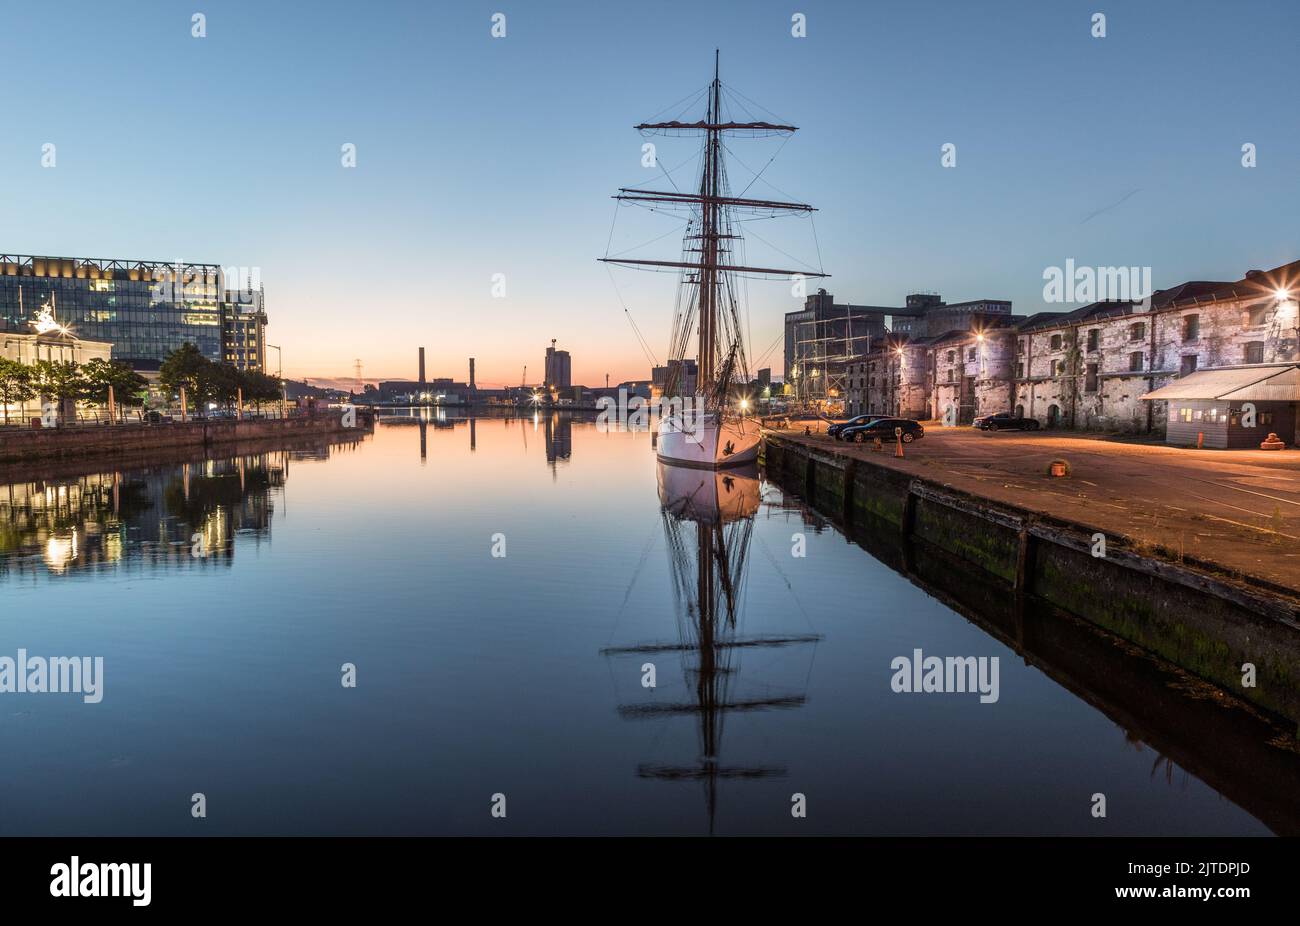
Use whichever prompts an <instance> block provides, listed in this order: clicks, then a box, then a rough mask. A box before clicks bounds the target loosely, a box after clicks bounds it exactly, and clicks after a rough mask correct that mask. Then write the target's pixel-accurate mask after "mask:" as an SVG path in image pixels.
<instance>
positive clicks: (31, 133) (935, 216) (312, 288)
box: [0, 0, 1300, 386]
mask: <svg viewBox="0 0 1300 926" xmlns="http://www.w3.org/2000/svg"><path fill="white" fill-rule="evenodd" d="M797 6H798V9H799V11H801V12H802V13H803V14H805V15H806V17H807V37H806V38H794V37H792V36H791V29H790V26H791V16H792V14H793V13H794V12H795V10H794V9H793V8H792V7H791V5H790V4H785V3H775V2H766V0H759V2H753V3H743V4H741V3H735V4H730V5H710V6H707V7H705V6H701V5H699V4H694V3H685V2H672V0H669V2H665V3H662V4H659V5H656V6H655V7H654V8H653V9H651V8H646V7H644V6H641V5H632V4H628V5H626V6H617V7H612V6H611V5H609V4H602V3H598V2H594V0H593V2H551V3H532V4H527V5H522V4H521V5H519V6H517V7H514V6H512V5H504V6H501V5H497V6H494V5H480V4H465V5H456V6H453V7H450V8H445V9H444V8H440V7H433V6H430V5H428V4H420V3H415V2H398V3H392V4H387V5H386V6H385V10H386V13H385V15H384V16H382V17H373V16H372V17H361V16H358V8H357V7H356V5H355V4H350V3H342V2H324V3H320V4H315V5H313V6H312V7H310V8H309V9H303V8H294V7H291V6H288V5H284V6H271V5H264V4H257V3H253V2H228V3H223V4H221V5H219V6H217V5H213V6H211V7H210V8H208V9H207V10H205V11H203V12H204V15H205V17H206V20H205V30H206V36H205V37H202V38H196V37H193V36H192V22H191V16H192V15H193V13H194V11H193V10H191V9H188V8H182V7H177V6H175V5H174V4H171V3H167V2H163V0H145V2H140V3H135V4H131V5H130V6H127V7H123V8H122V9H116V10H113V11H111V12H107V11H105V10H104V9H103V7H102V6H101V5H99V4H93V3H89V2H50V3H46V4H40V5H31V6H17V5H15V6H13V7H12V8H11V9H8V10H7V11H6V27H5V29H4V31H3V32H2V33H0V73H3V76H4V80H5V83H6V85H7V86H8V87H9V88H10V91H11V93H10V94H9V97H8V99H9V106H8V107H7V109H6V114H5V116H4V117H3V118H4V123H5V130H4V131H3V132H0V169H3V171H4V175H5V177H6V178H7V180H8V181H9V182H8V183H7V184H6V185H5V190H4V192H3V193H0V251H2V252H8V253H21V254H37V255H52V256H89V257H104V258H123V259H148V260H183V261H193V262H211V263H216V264H220V265H222V266H226V267H230V266H239V267H256V268H258V270H259V273H260V276H261V279H262V281H263V283H264V284H265V287H266V300H267V312H268V314H269V316H270V321H271V327H270V329H269V333H268V339H269V340H271V341H272V342H274V343H276V344H280V345H283V347H284V372H285V375H286V376H289V377H292V378H294V379H303V378H304V377H306V378H309V379H311V380H312V381H313V382H321V381H325V382H330V383H346V382H348V381H349V380H352V379H354V364H355V361H356V359H357V358H360V359H361V361H362V364H363V378H364V379H365V380H366V381H370V382H373V381H376V380H380V379H405V378H414V377H415V371H416V356H415V354H416V351H415V348H416V347H417V346H419V345H424V346H425V347H426V348H427V349H428V362H427V370H428V376H429V378H431V379H432V378H435V377H446V376H450V377H452V378H455V379H464V378H466V377H467V374H468V358H469V357H471V356H473V357H475V358H476V359H477V381H478V382H479V383H480V384H481V385H484V386H497V385H505V386H511V385H516V386H517V385H518V384H519V381H520V377H521V375H522V368H523V365H524V364H527V365H528V369H529V375H528V379H529V381H530V382H541V380H542V378H543V371H542V364H543V361H544V356H545V351H546V348H547V347H548V346H549V345H550V343H551V339H552V338H554V339H556V341H557V347H559V348H561V349H564V350H567V351H569V352H570V353H571V355H572V380H573V382H574V383H575V384H584V385H592V386H596V385H603V384H604V382H605V376H606V374H608V375H609V377H610V382H611V383H614V384H616V383H618V382H620V381H624V380H633V379H648V378H649V376H650V369H651V366H652V360H653V361H658V362H659V363H664V362H665V361H666V359H667V357H666V354H667V341H668V335H669V329H670V323H671V313H672V306H673V283H674V278H673V277H672V276H670V275H666V274H665V275H658V274H643V273H636V272H634V271H629V270H623V269H614V270H612V271H608V270H607V269H606V267H605V266H604V265H601V264H599V263H597V260H596V259H597V258H599V257H601V256H604V254H605V253H606V248H607V241H608V242H609V244H608V249H609V251H610V252H615V253H617V252H620V251H624V250H626V249H635V248H636V247H637V246H639V245H642V244H644V243H646V242H648V241H650V240H651V239H653V238H655V237H656V236H663V237H662V240H660V241H659V242H657V244H655V245H653V246H651V247H650V248H649V251H654V252H655V253H654V254H653V255H652V254H650V253H649V252H648V251H647V252H638V253H639V255H640V256H662V254H663V250H664V248H665V247H667V248H668V250H669V251H671V250H673V248H674V246H675V238H674V234H672V228H673V225H672V223H670V222H669V220H667V219H660V218H659V217H657V216H645V215H636V216H629V215H628V211H627V210H625V211H623V212H622V213H621V214H620V215H619V216H618V222H617V224H616V225H615V232H616V233H615V235H614V236H613V238H612V239H611V238H610V228H611V215H612V213H613V203H612V201H611V200H610V198H609V197H610V195H611V194H612V193H613V192H614V191H615V190H616V189H617V188H619V187H621V186H631V185H634V184H642V183H645V182H646V181H648V180H653V179H655V178H656V175H657V178H658V180H659V181H660V182H663V178H664V169H667V170H671V171H673V173H672V175H671V176H672V178H673V179H674V180H675V181H676V182H677V183H678V184H682V183H683V179H682V178H689V177H690V173H691V169H692V168H691V162H692V161H693V157H694V153H695V152H694V149H693V148H692V143H691V142H690V141H689V140H685V139H653V140H654V141H655V142H656V143H657V144H658V145H659V149H658V150H659V156H660V159H661V161H662V163H663V165H664V169H655V170H650V169H647V168H645V167H643V166H642V147H641V146H642V145H643V144H644V143H645V142H646V141H647V139H644V138H642V137H641V136H640V135H639V134H638V133H637V132H635V131H633V129H632V128H631V127H632V125H633V124H635V123H636V122H637V121H639V120H642V119H647V118H649V117H651V116H654V115H656V114H657V113H660V112H662V111H664V110H665V108H669V109H671V107H672V105H673V104H674V102H675V101H679V100H683V99H684V98H687V97H688V96H689V95H691V94H692V93H694V92H695V91H696V90H698V89H701V88H702V87H703V86H704V85H705V83H706V82H707V81H708V79H709V77H710V76H711V64H712V54H713V49H714V48H720V49H721V55H722V77H723V80H724V82H726V83H728V84H729V85H730V86H731V87H733V88H734V89H735V90H737V91H739V92H740V93H742V94H744V96H745V97H746V98H749V99H751V100H754V101H757V103H759V104H761V105H762V106H763V107H766V108H767V109H769V110H770V111H771V112H772V113H774V114H779V115H780V116H781V117H782V118H785V119H788V120H790V121H791V122H793V124H795V125H798V126H800V128H801V130H800V132H799V133H797V134H796V135H795V136H794V138H793V139H791V140H790V142H789V143H788V144H787V145H785V146H784V147H782V146H781V140H779V139H777V140H757V141H753V142H750V141H746V140H737V141H735V142H734V143H732V144H731V148H732V152H733V156H731V157H730V161H731V164H732V170H733V175H732V177H731V180H732V184H733V186H734V187H735V188H737V190H739V189H743V188H745V187H746V186H747V185H749V184H750V183H751V181H752V180H753V172H754V171H760V172H762V178H761V179H760V180H758V181H756V182H755V183H754V186H753V190H752V191H751V192H757V191H758V190H766V192H767V193H772V191H773V189H775V190H779V191H781V193H782V194H785V195H789V196H790V197H792V198H796V199H798V200H800V201H803V202H809V203H812V204H813V205H815V206H817V207H818V208H819V209H820V211H819V212H818V213H816V215H815V218H814V220H813V221H815V234H814V227H813V225H812V224H810V223H809V222H808V220H794V221H791V222H788V223H785V225H783V226H781V227H779V228H778V227H777V226H778V225H779V224H780V223H750V225H748V226H747V230H749V229H753V228H754V227H755V225H756V224H757V225H758V231H757V233H756V234H755V235H752V236H750V237H749V238H748V242H747V245H748V258H749V260H750V262H751V263H754V264H758V265H762V264H763V263H764V261H777V262H778V263H777V265H784V264H786V263H788V262H789V261H790V260H791V259H794V260H795V261H796V262H797V263H798V264H799V265H803V266H807V267H809V268H812V269H816V268H817V267H819V266H821V267H824V268H825V270H826V271H827V272H829V273H831V274H832V277H831V278H830V279H829V280H826V281H825V282H824V285H825V287H826V289H827V290H828V291H829V292H830V293H832V294H834V296H835V297H836V300H837V301H840V302H850V303H856V304H874V305H902V304H903V302H904V300H905V297H906V296H907V295H908V294H909V293H913V292H937V293H940V294H942V296H943V298H944V299H945V300H947V301H949V302H957V301H962V300H971V299H1006V300H1010V301H1011V302H1012V303H1013V311H1014V312H1015V313H1017V314H1022V315H1026V314H1032V313H1033V312H1036V311H1041V310H1044V309H1049V308H1071V307H1074V306H1071V305H1064V306H1060V305H1055V306H1052V305H1046V304H1044V303H1043V299H1042V293H1043V286H1044V280H1043V273H1044V270H1045V269H1046V268H1049V267H1059V266H1063V265H1065V263H1066V261H1067V260H1073V261H1074V262H1076V263H1077V264H1079V265H1091V266H1122V267H1150V268H1151V276H1152V279H1153V282H1154V285H1155V286H1156V287H1164V286H1169V285H1172V284H1176V283H1179V282H1182V281H1184V280H1188V279H1222V280H1233V279H1239V278H1241V277H1242V275H1243V274H1244V273H1245V271H1246V270H1248V269H1251V268H1266V267H1272V266H1278V265H1281V264H1283V263H1286V262H1288V261H1291V260H1295V259H1296V258H1297V257H1300V229H1297V227H1296V223H1295V222H1294V218H1293V217H1294V215H1295V214H1296V212H1297V207H1298V206H1300V187H1298V186H1297V184H1296V183H1295V177H1296V173H1297V167H1300V126H1297V125H1296V123H1295V120H1294V119H1292V118H1290V117H1289V113H1290V112H1291V109H1292V105H1293V101H1294V90H1295V78H1294V74H1293V66H1292V64H1291V62H1290V59H1289V56H1288V55H1286V54H1284V53H1279V52H1278V51H1276V50H1274V49H1271V48H1270V47H1269V42H1270V37H1273V38H1275V39H1276V40H1277V41H1278V42H1279V43H1282V44H1283V45H1284V42H1285V37H1286V36H1287V35H1293V34H1296V31H1297V27H1298V26H1300V11H1298V10H1297V9H1296V7H1295V5H1294V4H1290V3H1284V2H1264V0H1260V2H1253V3H1251V2H1247V3H1242V4H1239V5H1236V6H1234V7H1233V8H1232V16H1233V18H1234V19H1233V25H1232V27H1231V28H1227V27H1226V24H1225V23H1224V22H1222V21H1220V20H1221V17H1223V16H1224V15H1225V14H1224V13H1223V12H1222V10H1221V8H1216V7H1215V6H1213V5H1211V4H1208V3H1196V2H1191V3H1174V2H1148V3H1111V4H1106V5H1105V7H1106V8H1105V9H1104V13H1105V14H1106V16H1107V30H1106V31H1107V34H1106V36H1105V38H1094V37H1093V36H1092V34H1091V17H1092V15H1093V13H1094V12H1095V10H1094V9H1093V7H1091V6H1087V5H1083V4H1078V3H1059V4H1042V3H1032V2H1024V3H1003V4H991V5H967V4H949V3H914V4H906V5H898V6H885V7H876V6H871V5H865V4H857V3H847V2H842V3H831V2H815V3H806V4H800V5H797ZM498 10H499V11H500V12H504V13H505V15H506V17H507V19H506V24H507V25H506V36H505V37H504V38H493V37H492V35H491V28H492V21H491V17H492V15H493V13H495V12H498ZM687 24H689V28H686V25H687ZM37 37H39V40H37ZM1261 37H1263V38H1261ZM52 48H53V49H57V53H54V54H52V53H51V49H52ZM141 88H148V89H147V90H145V91H142V89H141ZM665 115H666V116H671V115H672V113H671V112H669V113H665ZM349 144H350V145H355V146H356V149H355V151H356V167H355V168H348V167H344V166H343V165H342V157H343V146H344V145H349ZM945 144H951V145H954V146H955V156H956V166H954V167H950V168H945V167H943V166H942V165H941V155H942V150H941V149H942V146H943V145H945ZM1246 144H1250V145H1253V146H1255V150H1256V152H1257V166H1255V167H1249V168H1247V167H1243V164H1242V158H1243V154H1242V146H1243V145H1246ZM47 145H53V146H54V147H53V148H52V149H49V152H48V153H50V154H53V166H42V162H43V160H48V158H47V157H46V156H47V149H46V147H45V146H47ZM778 149H779V150H780V156H779V157H777V158H776V159H775V160H774V161H772V162H771V164H770V166H768V162H769V159H770V158H771V157H772V156H773V155H775V154H776V152H777V150H778ZM678 167H680V171H679V170H677V168H678ZM686 182H689V180H687V181H686ZM769 183H770V184H771V186H770V187H768V186H766V185H767V184H769ZM772 195H776V194H772ZM633 220H635V221H633ZM787 255H788V256H787ZM769 265H770V264H769ZM611 273H612V277H613V282H611ZM498 274H500V275H502V276H501V277H497V276H496V275H498ZM501 283H504V298H498V297H494V295H493V287H494V284H497V285H498V293H499V292H500V286H499V284H501ZM809 285H810V291H813V290H814V289H815V287H814V286H813V284H812V283H811V282H810V284H809ZM748 291H749V297H750V304H749V315H748V324H749V326H750V339H749V340H750V361H751V366H752V367H753V368H754V369H752V370H751V373H753V372H755V371H756V370H757V368H758V367H760V366H770V367H771V368H773V369H774V370H778V369H779V368H780V367H781V345H780V339H781V334H782V326H783V317H784V313H785V312H787V311H790V310H792V309H794V308H797V307H798V306H799V305H800V304H801V300H799V299H797V298H795V297H794V296H793V295H792V294H791V292H790V286H789V284H788V283H784V282H780V281H777V282H761V283H760V282H750V283H749V286H748ZM624 306H626V310H627V313H630V316H631V318H632V319H634V321H635V324H636V326H637V328H638V329H639V330H640V332H641V333H642V334H643V335H644V337H645V340H646V342H647V343H648V344H649V347H650V349H651V351H652V352H653V355H654V356H653V357H651V356H647V355H646V353H645V352H644V351H643V350H642V348H641V346H640V344H639V341H638V338H637V336H636V334H635V333H634V331H633V328H632V326H631V325H630V324H629V323H628V320H627V314H625V310H624ZM274 364H275V360H274V359H272V360H271V365H272V366H274Z"/></svg>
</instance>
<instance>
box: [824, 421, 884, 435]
mask: <svg viewBox="0 0 1300 926" xmlns="http://www.w3.org/2000/svg"><path fill="white" fill-rule="evenodd" d="M879 417H880V416H879V415H858V416H857V417H856V418H850V419H849V420H848V421H837V422H835V423H834V424H833V425H831V426H830V427H829V428H827V429H826V433H827V435H829V436H830V437H833V438H835V439H836V440H839V439H840V434H841V432H843V430H844V429H845V428H852V427H856V426H857V425H860V424H868V423H870V422H872V421H875V420H876V419H877V418H879Z"/></svg>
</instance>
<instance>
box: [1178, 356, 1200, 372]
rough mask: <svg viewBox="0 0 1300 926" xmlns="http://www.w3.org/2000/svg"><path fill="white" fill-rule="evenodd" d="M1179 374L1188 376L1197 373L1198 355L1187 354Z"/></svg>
mask: <svg viewBox="0 0 1300 926" xmlns="http://www.w3.org/2000/svg"><path fill="white" fill-rule="evenodd" d="M1178 372H1179V374H1181V375H1182V376H1187V375H1188V374H1189V373H1195V372H1196V355H1195V354H1187V355H1185V356H1184V357H1183V362H1182V364H1181V365H1180V366H1179V368H1178Z"/></svg>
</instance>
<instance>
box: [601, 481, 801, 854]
mask: <svg viewBox="0 0 1300 926" xmlns="http://www.w3.org/2000/svg"><path fill="white" fill-rule="evenodd" d="M658 482H659V505H660V518H661V519H662V521H663V530H664V541H665V544H666V546H667V549H668V557H669V568H670V570H671V573H672V580H673V614H674V616H675V618H676V622H677V639H676V640H675V641H666V642H648V643H641V644H637V645H631V646H622V647H609V648H607V649H605V650H604V651H603V652H604V653H605V655H607V656H609V657H621V656H645V657H653V656H654V655H655V654H658V653H666V654H667V653H675V654H678V655H679V657H680V659H681V663H682V674H683V676H684V677H685V679H686V683H687V688H688V690H689V691H690V692H691V693H692V695H693V697H692V699H691V700H690V701H685V702H668V703H663V702H652V703H644V704H625V705H620V706H619V714H620V715H621V716H622V717H624V718H626V719H629V720H645V719H656V718H663V717H691V718H694V720H695V722H696V724H697V726H698V740H699V755H698V757H697V758H696V759H695V761H693V762H687V763H682V764H664V763H642V764H641V765H639V766H638V767H637V775H638V776H640V777H642V778H650V779H658V780H661V781H693V782H700V783H702V784H703V787H704V799H705V804H706V807H707V811H708V826H709V833H710V834H712V833H713V832H714V827H715V823H716V817H717V809H718V785H719V783H720V782H722V781H728V780H755V779H762V778H784V777H786V775H787V769H786V768H785V767H784V766H781V765H729V764H728V763H727V762H725V761H724V759H723V756H722V733H723V726H724V721H725V719H726V716H727V714H728V713H735V712H755V711H765V710H777V709H791V708H798V707H801V706H802V705H803V704H804V702H805V701H806V695H805V694H804V693H803V692H802V691H797V692H796V691H789V692H781V691H771V690H769V689H765V690H763V691H762V692H761V693H757V694H754V693H749V692H747V691H746V690H745V686H744V682H745V681H746V680H745V679H742V678H741V673H740V653H741V652H742V651H744V650H760V651H761V650H767V649H772V648H779V647H787V646H797V645H811V644H815V643H816V642H817V641H818V640H820V639H821V637H820V636H819V635H815V634H804V635H780V636H776V635H745V634H743V633H742V632H741V625H742V623H743V621H742V614H741V608H742V602H743V601H744V598H745V566H746V561H747V557H748V554H749V547H750V543H751V541H752V539H753V530H754V518H755V515H756V514H757V513H758V509H759V504H760V502H761V499H762V493H761V488H760V484H759V477H758V470H757V467H756V466H753V465H750V466H744V467H738V468H735V469H730V470H724V471H717V470H711V469H694V468H687V467H681V466H672V465H668V464H665V463H663V462H660V463H659V464H658ZM810 659H811V657H810ZM642 670H643V671H644V670H645V667H644V666H643V667H642Z"/></svg>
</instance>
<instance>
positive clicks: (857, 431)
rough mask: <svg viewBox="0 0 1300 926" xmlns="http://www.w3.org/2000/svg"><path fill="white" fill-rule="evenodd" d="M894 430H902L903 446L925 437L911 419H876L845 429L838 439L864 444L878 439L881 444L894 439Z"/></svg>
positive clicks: (922, 431)
mask: <svg viewBox="0 0 1300 926" xmlns="http://www.w3.org/2000/svg"><path fill="white" fill-rule="evenodd" d="M895 428H902V429H903V443H905V444H910V443H911V442H912V441H914V440H916V439H917V438H918V437H925V428H923V427H921V426H920V425H919V424H918V423H917V422H915V421H913V420H912V419H911V418H876V419H873V420H872V421H869V422H867V423H866V424H858V425H854V426H852V427H846V428H845V429H844V430H842V431H841V432H840V439H841V440H851V441H854V442H855V443H859V444H865V443H866V442H867V441H869V440H875V439H876V438H877V437H879V438H880V440H881V441H882V442H887V441H891V440H894V439H895V435H894V429H895Z"/></svg>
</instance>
